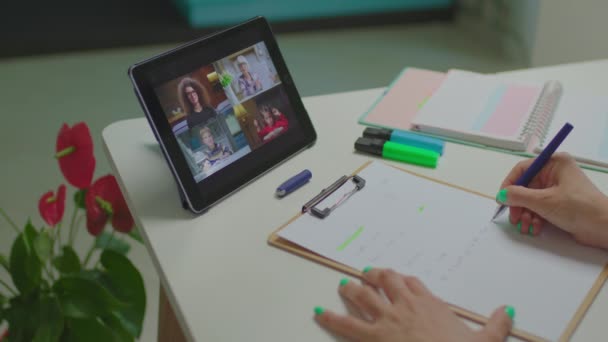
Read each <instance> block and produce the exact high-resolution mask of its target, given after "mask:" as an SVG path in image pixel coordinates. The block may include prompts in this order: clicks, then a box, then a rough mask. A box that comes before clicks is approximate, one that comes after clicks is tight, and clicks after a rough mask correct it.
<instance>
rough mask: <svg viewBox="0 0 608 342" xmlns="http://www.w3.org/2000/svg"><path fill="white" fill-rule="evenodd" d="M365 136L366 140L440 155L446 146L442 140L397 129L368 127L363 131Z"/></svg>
mask: <svg viewBox="0 0 608 342" xmlns="http://www.w3.org/2000/svg"><path fill="white" fill-rule="evenodd" d="M363 136H364V137H365V138H378V139H383V140H389V141H392V142H396V143H398V144H403V145H409V146H413V147H418V148H423V149H425V150H431V151H435V152H437V153H439V154H440V155H443V146H444V145H445V142H444V141H443V140H441V139H437V138H433V137H427V136H424V135H421V134H418V133H413V132H408V131H400V130H396V129H395V130H392V129H386V128H374V127H367V128H366V129H365V130H364V131H363Z"/></svg>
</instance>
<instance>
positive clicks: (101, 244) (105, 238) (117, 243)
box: [95, 231, 131, 254]
mask: <svg viewBox="0 0 608 342" xmlns="http://www.w3.org/2000/svg"><path fill="white" fill-rule="evenodd" d="M95 248H99V249H103V250H112V251H115V252H118V253H120V254H127V253H128V252H129V249H131V246H130V245H129V244H128V243H127V242H126V241H124V240H121V239H118V238H117V237H116V236H112V234H111V233H108V232H106V231H103V232H102V233H101V234H99V236H98V237H97V238H96V239H95Z"/></svg>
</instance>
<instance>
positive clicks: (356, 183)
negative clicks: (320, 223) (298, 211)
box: [302, 175, 365, 219]
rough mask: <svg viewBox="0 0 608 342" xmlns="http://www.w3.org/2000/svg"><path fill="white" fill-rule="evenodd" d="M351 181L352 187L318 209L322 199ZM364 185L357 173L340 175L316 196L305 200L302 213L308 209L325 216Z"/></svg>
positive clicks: (313, 213) (322, 216)
mask: <svg viewBox="0 0 608 342" xmlns="http://www.w3.org/2000/svg"><path fill="white" fill-rule="evenodd" d="M349 180H350V181H352V182H353V184H354V186H355V187H354V188H353V189H352V190H351V191H349V192H346V193H345V194H343V195H342V196H341V197H340V198H339V199H338V200H337V201H335V202H333V204H332V205H331V206H328V207H325V208H324V209H319V208H318V207H317V205H318V204H320V203H321V202H322V201H323V200H325V199H326V198H328V197H329V196H331V195H332V194H333V193H334V192H336V190H338V189H340V188H341V187H342V186H343V185H344V184H346V183H347V182H348V181H349ZM364 186H365V179H363V178H361V177H360V176H358V175H354V176H342V177H340V178H339V179H338V180H337V181H335V182H334V183H333V184H332V185H330V186H329V187H328V188H325V189H323V190H322V191H321V192H320V193H319V194H318V195H317V196H315V197H314V198H313V199H311V200H310V201H308V202H306V204H304V206H302V213H306V212H308V211H310V213H311V214H312V215H314V216H316V217H318V218H321V219H323V218H326V217H327V216H329V214H330V213H331V212H332V211H333V210H334V209H336V208H337V207H338V206H339V205H340V204H342V203H344V202H345V201H346V200H347V199H349V198H350V197H351V196H352V195H354V194H355V193H356V192H357V191H359V190H361V189H363V187H364Z"/></svg>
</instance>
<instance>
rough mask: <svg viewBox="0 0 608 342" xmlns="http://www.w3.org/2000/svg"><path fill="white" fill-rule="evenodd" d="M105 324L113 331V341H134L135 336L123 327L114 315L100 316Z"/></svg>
mask: <svg viewBox="0 0 608 342" xmlns="http://www.w3.org/2000/svg"><path fill="white" fill-rule="evenodd" d="M101 320H102V321H103V322H104V323H105V325H106V326H107V327H108V328H110V330H112V332H113V333H114V341H120V342H130V341H134V339H135V337H134V336H133V335H132V334H131V333H130V332H129V331H127V330H126V329H125V327H124V326H123V324H122V322H121V321H120V319H119V318H117V317H116V316H114V315H110V316H107V317H102V319H101Z"/></svg>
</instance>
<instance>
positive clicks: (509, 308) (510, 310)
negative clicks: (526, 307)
mask: <svg viewBox="0 0 608 342" xmlns="http://www.w3.org/2000/svg"><path fill="white" fill-rule="evenodd" d="M505 312H506V313H507V315H509V317H511V320H514V319H515V308H514V307H512V306H511V305H507V306H505Z"/></svg>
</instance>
